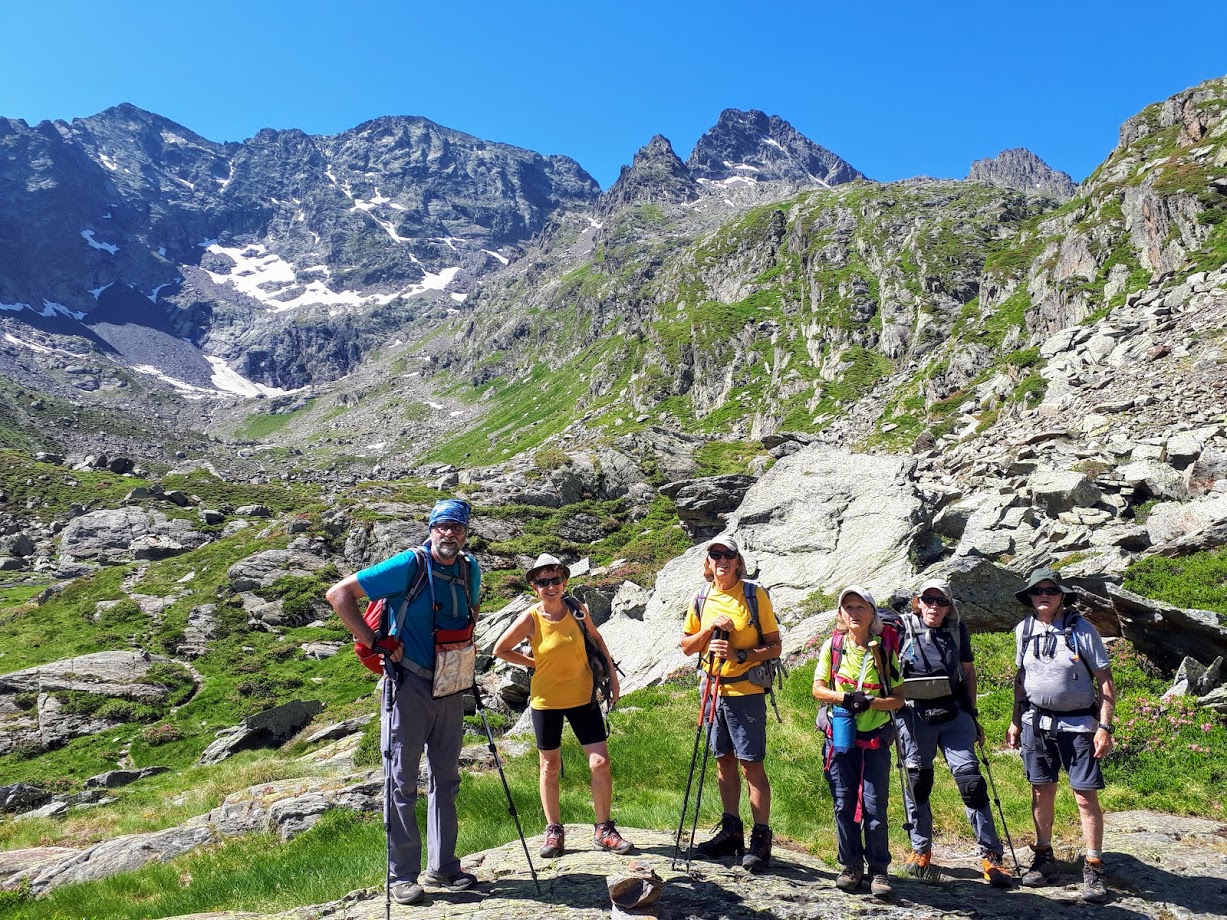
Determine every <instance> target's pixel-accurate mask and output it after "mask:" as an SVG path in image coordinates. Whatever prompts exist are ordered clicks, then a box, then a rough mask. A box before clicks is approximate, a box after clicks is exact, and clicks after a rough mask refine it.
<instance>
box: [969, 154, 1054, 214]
mask: <svg viewBox="0 0 1227 920" xmlns="http://www.w3.org/2000/svg"><path fill="white" fill-rule="evenodd" d="M967 178H968V179H969V180H971V181H973V182H988V183H991V184H992V185H1000V186H1002V187H1003V188H1012V189H1014V190H1016V191H1019V192H1026V193H1027V194H1030V195H1036V194H1039V195H1047V196H1049V197H1051V198H1056V199H1057V200H1059V201H1067V200H1069V199H1070V198H1072V197H1073V196H1074V192H1075V191H1076V190H1077V188H1078V185H1077V183H1075V182H1074V180H1073V179H1071V178H1070V176H1069V173H1064V172H1061V171H1059V170H1056V169H1053V168H1052V167H1051V166H1049V165H1048V164H1047V163H1045V162H1044V161H1043V160H1041V159H1040V158H1039V157H1038V156H1036V155H1035V154H1034V153H1032V152H1031V151H1030V150H1028V149H1027V148H1026V147H1013V148H1011V149H1010V150H1003V151H1001V153H999V154H997V155H996V156H995V157H985V158H984V159H983V160H976V161H975V162H974V163H972V164H971V172H969V173H968V174H967Z"/></svg>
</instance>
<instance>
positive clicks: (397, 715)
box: [382, 670, 464, 884]
mask: <svg viewBox="0 0 1227 920" xmlns="http://www.w3.org/2000/svg"><path fill="white" fill-rule="evenodd" d="M390 728H391V732H392V801H391V807H390V808H389V805H388V803H385V804H384V807H385V809H388V812H389V813H388V814H387V815H386V817H387V819H388V863H389V865H390V866H391V869H392V883H393V884H396V883H397V882H416V881H417V877H418V873H420V872H421V871H422V834H421V831H420V830H419V829H418V822H417V798H418V768H419V765H420V764H421V761H422V754H423V752H425V754H426V769H427V775H428V780H427V808H426V846H427V853H428V855H427V860H428V866H427V867H428V868H430V869H433V870H434V871H436V872H438V873H440V874H441V875H443V876H450V875H454V874H455V873H457V872H459V871H460V860H459V859H457V858H456V832H457V822H456V794H457V793H458V792H459V791H460V768H459V761H460V746H461V742H462V741H463V740H464V694H463V693H457V694H454V695H453V696H449V697H444V698H443V699H441V700H436V699H434V698H433V697H432V696H431V694H430V681H429V680H427V679H425V678H423V677H419V676H418V675H416V674H413V673H410V672H408V671H404V670H402V671H401V677H400V684H399V686H398V688H397V691H396V706H395V708H394V709H393V710H392V718H391V726H390ZM388 730H389V725H388V720H386V719H385V720H384V722H383V732H384V734H383V736H382V741H383V745H384V750H387V742H388V738H387V735H386V732H387V731H388Z"/></svg>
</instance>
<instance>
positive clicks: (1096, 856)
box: [1086, 850, 1103, 862]
mask: <svg viewBox="0 0 1227 920" xmlns="http://www.w3.org/2000/svg"><path fill="white" fill-rule="evenodd" d="M1086 858H1087V859H1093V860H1095V862H1103V853H1102V852H1101V851H1099V850H1087V851H1086Z"/></svg>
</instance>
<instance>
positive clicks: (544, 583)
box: [533, 575, 566, 588]
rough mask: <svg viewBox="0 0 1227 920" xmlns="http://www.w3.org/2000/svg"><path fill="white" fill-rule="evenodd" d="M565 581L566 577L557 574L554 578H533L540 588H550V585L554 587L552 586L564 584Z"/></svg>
mask: <svg viewBox="0 0 1227 920" xmlns="http://www.w3.org/2000/svg"><path fill="white" fill-rule="evenodd" d="M564 581H566V579H565V578H562V577H561V576H558V575H555V576H554V577H553V578H537V579H534V580H533V584H534V585H536V586H537V587H538V588H549V587H552V586H554V585H560V584H562V583H563V582H564Z"/></svg>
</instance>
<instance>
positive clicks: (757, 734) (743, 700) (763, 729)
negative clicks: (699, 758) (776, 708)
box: [711, 693, 767, 763]
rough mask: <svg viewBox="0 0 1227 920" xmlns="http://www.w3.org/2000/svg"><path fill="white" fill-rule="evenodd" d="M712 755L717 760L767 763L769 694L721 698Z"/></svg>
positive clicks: (712, 740)
mask: <svg viewBox="0 0 1227 920" xmlns="http://www.w3.org/2000/svg"><path fill="white" fill-rule="evenodd" d="M711 752H712V753H713V754H715V755H716V756H717V757H723V756H725V755H726V754H736V755H737V759H738V760H745V761H750V762H754V763H757V762H759V761H762V760H764V759H766V757H767V694H765V693H754V694H751V695H749V696H722V697H720V704H719V705H718V706H717V707H716V724H715V725H714V726H713V728H712V733H711Z"/></svg>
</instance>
